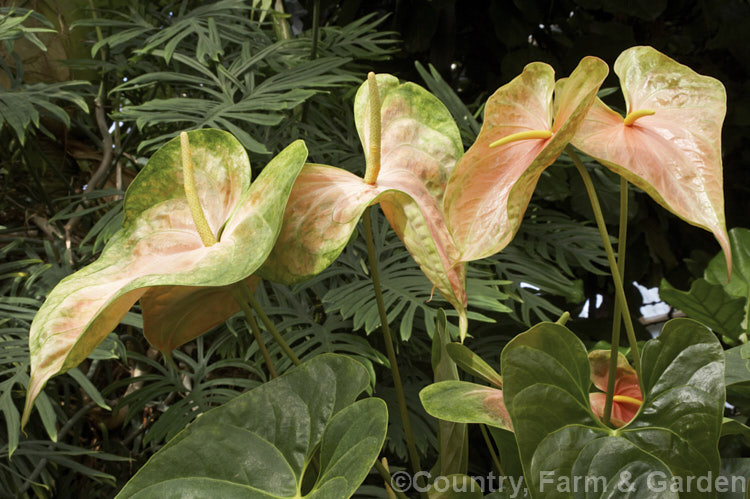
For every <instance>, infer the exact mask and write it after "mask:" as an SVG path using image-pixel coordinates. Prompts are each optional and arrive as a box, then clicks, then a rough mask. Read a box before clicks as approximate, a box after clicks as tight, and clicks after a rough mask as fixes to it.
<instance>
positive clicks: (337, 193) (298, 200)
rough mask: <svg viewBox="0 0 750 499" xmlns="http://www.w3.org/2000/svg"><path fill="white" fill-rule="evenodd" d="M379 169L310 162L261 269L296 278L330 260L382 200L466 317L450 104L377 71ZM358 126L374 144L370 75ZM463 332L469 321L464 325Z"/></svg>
mask: <svg viewBox="0 0 750 499" xmlns="http://www.w3.org/2000/svg"><path fill="white" fill-rule="evenodd" d="M377 82H378V88H379V91H380V100H381V112H380V116H381V169H380V174H379V176H378V178H377V181H376V183H375V184H372V185H370V184H367V183H365V182H364V180H363V179H361V178H359V177H357V176H356V175H354V174H352V173H349V172H347V171H345V170H341V169H338V168H334V167H331V166H324V165H306V166H305V168H304V169H303V171H302V173H301V174H300V176H299V178H298V180H297V182H296V183H295V185H294V188H293V190H292V193H291V196H290V199H289V203H288V204H287V207H286V212H285V213H284V226H283V228H282V232H281V234H280V236H279V241H278V244H277V245H276V247H275V248H274V250H273V252H272V253H271V255H270V257H269V259H268V261H267V262H266V264H265V265H264V266H263V269H262V271H261V274H262V275H263V276H264V277H267V278H268V279H271V280H274V281H277V282H282V283H285V284H290V283H294V282H299V281H302V280H305V279H307V278H309V277H312V276H313V275H315V274H317V273H319V272H320V271H322V270H323V269H324V268H326V267H327V266H328V265H330V264H331V263H332V262H333V261H334V260H335V259H336V258H337V257H338V255H339V254H340V253H341V251H342V250H343V249H344V247H345V246H346V244H347V242H348V241H349V239H350V238H351V235H352V233H353V232H354V229H355V227H356V224H357V222H358V221H359V218H360V217H361V216H362V213H363V212H364V210H365V208H367V206H369V205H371V204H375V203H380V204H381V207H382V208H383V211H384V213H385V215H386V217H387V218H388V220H389V222H390V223H391V225H392V226H393V229H394V230H395V232H396V233H397V234H398V236H399V238H401V240H402V241H403V243H404V245H405V246H406V248H407V250H409V253H411V255H412V256H413V257H414V259H415V260H416V261H417V263H418V264H419V266H420V267H421V269H422V271H423V272H424V273H425V275H427V277H428V278H429V279H430V281H432V283H433V285H434V286H435V287H437V289H439V290H440V292H441V293H442V294H443V296H444V297H445V299H446V300H447V301H448V302H450V303H451V304H452V305H453V306H454V307H455V308H456V310H457V311H458V312H459V316H460V318H461V322H462V324H464V323H465V321H466V310H465V309H466V291H465V284H464V282H465V268H464V266H463V265H460V264H458V262H457V261H456V257H457V250H456V249H455V246H454V244H453V240H452V238H451V236H450V234H449V232H448V229H447V227H446V225H445V221H444V218H443V215H442V211H441V206H442V196H443V191H444V188H445V183H446V181H447V179H448V177H449V176H450V173H451V171H452V169H453V166H454V165H455V163H456V162H457V161H458V159H459V158H460V157H461V154H462V151H463V146H462V144H461V137H460V134H459V132H458V128H457V127H456V124H455V122H454V121H453V118H452V117H451V115H450V113H449V112H448V110H447V109H446V108H445V106H444V105H443V104H442V103H441V102H440V101H439V100H438V99H437V98H435V97H434V96H433V95H431V94H430V93H429V92H427V91H426V90H424V89H423V88H422V87H420V86H418V85H415V84H413V83H403V84H399V82H398V80H397V79H396V78H395V77H393V76H391V75H385V74H381V75H378V76H377ZM354 112H355V121H356V126H357V130H358V132H359V134H360V139H361V140H362V145H363V148H364V150H365V151H367V150H368V148H369V143H368V141H369V97H368V87H367V82H365V84H364V85H363V86H362V87H360V89H359V91H358V92H357V96H356V97H355V102H354ZM463 330H464V331H465V324H464V326H463Z"/></svg>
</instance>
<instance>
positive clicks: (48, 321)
mask: <svg viewBox="0 0 750 499" xmlns="http://www.w3.org/2000/svg"><path fill="white" fill-rule="evenodd" d="M187 139H188V141H189V149H188V151H189V152H190V153H189V154H188V155H187V156H186V158H187V159H188V160H191V161H192V164H194V165H195V170H194V175H193V177H194V180H193V181H192V182H186V181H184V179H183V167H182V165H183V159H182V157H181V152H182V151H185V150H186V149H185V148H184V147H181V144H180V139H177V138H176V139H174V140H172V141H170V142H169V143H167V144H165V145H164V146H163V147H162V148H160V149H159V150H158V151H157V152H156V153H155V154H154V155H153V157H152V158H151V159H150V160H149V162H148V164H147V165H146V167H145V168H144V169H143V171H141V172H140V173H139V174H138V176H137V177H136V178H135V180H134V181H133V183H132V184H131V185H130V187H129V188H128V191H127V193H126V195H125V201H124V213H125V214H124V220H123V225H122V228H121V229H120V230H119V231H118V232H117V233H116V234H115V235H114V236H113V237H112V239H111V240H110V241H109V243H108V244H107V246H106V247H105V248H104V251H103V252H102V254H101V256H100V257H99V259H98V260H96V261H95V262H94V263H92V264H90V265H88V266H87V267H84V268H83V269H81V270H79V271H78V272H76V273H74V274H72V275H70V276H68V277H66V278H65V279H63V280H62V281H60V283H59V284H58V285H57V286H56V287H55V288H54V289H53V290H52V292H51V293H50V294H49V296H48V297H47V300H46V301H45V302H44V304H43V305H42V307H41V308H40V309H39V312H38V313H37V315H36V317H35V318H34V321H33V323H32V325H31V331H30V337H29V345H30V350H31V381H30V383H29V389H28V394H27V399H26V407H25V410H24V415H23V424H25V423H26V421H27V419H28V417H29V412H30V409H31V406H32V404H33V403H34V400H35V399H36V396H37V395H38V394H39V392H40V391H41V390H42V388H43V387H44V384H45V383H46V382H47V381H48V380H49V379H50V378H51V377H52V376H55V375H57V374H60V373H63V372H65V371H67V370H68V369H71V368H73V367H75V366H77V365H78V364H80V363H81V362H82V361H83V360H84V359H85V358H86V357H87V356H88V355H89V354H90V353H91V352H92V351H93V350H94V348H95V347H96V346H97V345H98V344H99V343H100V342H101V341H102V340H103V339H104V338H105V337H106V336H107V334H109V333H110V331H112V329H114V327H115V326H116V325H117V324H118V323H119V322H120V321H121V320H122V318H123V316H124V315H125V313H126V312H127V311H128V310H129V309H130V307H131V306H132V305H133V304H134V303H135V302H136V301H138V299H141V300H142V301H141V305H142V308H143V315H144V332H145V334H146V336H147V338H148V339H149V341H150V342H151V343H152V344H154V345H155V346H156V347H157V348H159V349H160V350H161V351H162V352H164V353H169V352H171V350H172V349H173V348H175V347H176V346H178V345H180V344H182V343H185V342H186V341H189V340H191V339H192V338H195V337H196V336H198V335H200V334H202V333H203V332H205V331H206V330H207V329H210V328H211V327H212V326H214V325H216V324H218V323H220V322H221V321H223V320H225V319H226V318H228V317H229V316H231V315H232V314H234V313H235V312H236V311H237V309H238V308H239V307H238V306H235V304H234V300H232V298H231V294H230V293H231V290H230V289H229V286H230V285H233V284H234V283H237V282H240V281H243V280H248V281H249V284H251V285H252V284H253V278H252V277H251V274H253V273H254V272H255V271H256V270H257V269H258V267H260V265H261V264H262V263H263V261H264V260H265V259H266V257H267V256H268V254H269V253H270V251H271V248H272V247H273V244H274V242H275V241H276V237H277V235H278V233H279V230H280V227H281V214H282V213H283V211H284V206H285V204H286V200H287V197H288V195H289V192H290V190H291V187H292V184H293V183H294V180H295V179H296V178H297V175H298V174H299V171H300V169H301V168H302V165H303V164H304V162H305V159H306V157H307V149H306V147H305V145H304V143H303V142H302V141H297V142H295V143H293V144H291V145H290V146H289V147H287V148H286V149H284V150H283V151H282V152H281V153H280V154H279V155H278V156H276V157H275V158H274V159H273V160H272V161H271V162H270V163H269V164H268V165H267V166H266V167H265V168H264V169H263V171H262V173H261V174H260V175H259V176H258V178H257V179H256V180H255V182H253V183H252V184H251V183H250V163H249V160H248V158H247V153H246V152H245V149H244V148H243V147H242V146H241V145H240V143H239V142H238V141H237V140H236V139H235V138H234V137H233V136H231V135H230V134H228V133H226V132H222V131H219V130H196V131H193V132H189V133H188V134H187ZM190 171H192V167H191V169H190ZM186 185H192V186H193V187H194V188H195V192H196V194H197V198H196V197H193V199H197V200H198V202H199V203H201V204H202V209H203V211H204V213H205V216H204V221H205V226H206V227H204V229H203V230H204V231H210V233H211V234H213V237H215V239H216V240H217V242H216V244H213V245H211V246H206V245H205V244H204V241H203V240H202V234H201V232H200V231H199V229H198V228H197V227H196V224H197V222H196V221H195V219H194V217H193V215H192V214H191V208H190V204H189V199H190V197H189V196H187V195H186Z"/></svg>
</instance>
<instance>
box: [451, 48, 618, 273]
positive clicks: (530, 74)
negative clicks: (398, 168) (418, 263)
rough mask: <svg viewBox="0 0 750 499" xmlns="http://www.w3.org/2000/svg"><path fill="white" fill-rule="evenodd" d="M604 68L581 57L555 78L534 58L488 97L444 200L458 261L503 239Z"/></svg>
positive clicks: (489, 250) (493, 249)
mask: <svg viewBox="0 0 750 499" xmlns="http://www.w3.org/2000/svg"><path fill="white" fill-rule="evenodd" d="M608 71H609V70H608V68H607V65H606V64H605V63H604V62H603V61H602V60H600V59H598V58H596V57H585V58H584V59H583V60H582V61H581V62H580V63H579V64H578V67H577V68H576V69H575V70H574V71H573V73H572V74H571V75H570V78H567V79H565V80H561V81H560V82H558V84H557V85H556V84H555V73H554V70H553V69H552V67H550V66H549V65H547V64H544V63H541V62H534V63H531V64H529V65H527V66H526V67H525V68H524V70H523V73H521V75H519V76H518V77H516V78H515V79H514V80H512V81H511V82H510V83H508V84H507V85H504V86H502V87H500V88H499V89H498V90H497V91H496V92H495V93H494V94H493V95H492V96H491V97H490V98H489V100H488V101H487V104H486V106H485V111H484V123H483V124H482V129H481V131H480V133H479V136H478V137H477V140H476V142H475V143H474V144H473V145H472V146H471V148H470V149H469V150H468V151H467V152H466V154H465V155H464V156H463V158H461V161H459V163H458V165H457V166H456V168H455V169H454V171H453V174H452V175H451V177H450V180H449V181H448V185H447V187H446V192H445V199H444V200H443V205H444V211H445V216H446V218H447V224H448V227H449V229H450V231H451V233H452V235H453V237H454V240H455V244H456V246H457V248H458V251H459V257H458V260H459V261H461V262H469V261H472V260H478V259H481V258H485V257H488V256H490V255H493V254H495V253H497V252H498V251H500V250H502V249H503V248H504V247H505V246H507V245H508V243H510V241H511V240H512V239H513V236H514V235H515V234H516V232H517V231H518V228H519V227H520V224H521V219H522V217H523V214H524V212H525V211H526V207H527V206H528V203H529V200H530V199H531V195H532V193H533V192H534V188H535V186H536V183H537V181H538V180H539V176H540V175H541V174H542V171H543V170H544V169H545V168H546V167H547V166H549V165H551V164H552V163H553V162H554V161H555V159H557V157H558V156H559V155H560V154H561V153H562V151H563V149H564V148H565V146H566V145H567V144H568V142H569V141H570V139H571V138H572V137H573V134H574V133H575V131H576V130H577V129H578V126H579V125H580V124H581V121H582V120H583V118H584V116H585V115H586V113H587V111H588V109H589V107H591V104H592V103H593V101H594V98H595V97H596V92H597V90H598V89H599V86H600V85H601V83H602V82H603V81H604V78H605V77H606V76H607V73H608ZM553 96H554V97H553Z"/></svg>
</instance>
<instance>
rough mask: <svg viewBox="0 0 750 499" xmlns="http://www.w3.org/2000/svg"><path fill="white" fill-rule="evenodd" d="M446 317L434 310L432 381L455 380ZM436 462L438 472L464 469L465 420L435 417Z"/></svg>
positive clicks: (466, 458) (466, 462)
mask: <svg viewBox="0 0 750 499" xmlns="http://www.w3.org/2000/svg"><path fill="white" fill-rule="evenodd" d="M446 326H447V320H446V317H445V312H443V310H442V309H440V310H439V311H438V319H437V324H436V327H435V334H434V335H433V336H432V372H433V381H434V382H435V383H439V382H441V381H458V380H459V377H458V369H457V368H456V363H455V362H454V361H453V360H452V359H451V357H450V356H449V355H448V352H447V351H446V347H447V346H449V345H450V336H449V334H448V331H447V330H446ZM438 446H439V447H438V451H439V452H438V465H437V467H436V469H437V470H438V471H439V472H440V475H443V476H446V475H452V474H455V473H466V471H467V470H468V466H469V431H468V427H467V426H466V424H465V423H455V422H453V421H445V420H439V421H438Z"/></svg>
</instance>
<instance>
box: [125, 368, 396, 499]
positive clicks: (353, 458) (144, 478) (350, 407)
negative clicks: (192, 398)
mask: <svg viewBox="0 0 750 499" xmlns="http://www.w3.org/2000/svg"><path fill="white" fill-rule="evenodd" d="M367 378H368V376H367V371H366V370H365V369H364V368H363V367H362V366H361V365H360V364H359V363H357V362H356V361H354V360H351V359H348V358H346V357H343V356H336V355H320V356H317V357H315V358H314V359H312V360H310V361H309V362H307V363H305V364H303V365H302V366H300V367H298V368H295V369H293V370H291V371H289V372H288V373H286V374H285V375H283V376H281V377H279V378H277V379H275V380H273V381H270V382H268V383H266V384H264V385H262V386H260V387H257V388H255V389H253V390H251V391H250V392H248V393H246V394H244V395H242V396H240V397H237V398H235V399H233V400H232V401H231V402H229V403H227V404H225V405H223V406H222V407H219V408H217V409H214V410H213V411H210V412H208V413H206V414H204V415H203V416H202V417H201V418H200V419H199V420H197V421H196V422H195V423H193V424H192V425H190V426H189V427H188V428H187V429H186V430H184V431H182V432H181V433H180V434H179V435H177V436H176V437H175V438H174V439H173V440H171V441H170V442H169V443H168V444H167V445H166V446H164V447H163V448H162V449H161V450H160V451H159V452H158V453H156V455H154V457H153V458H152V459H151V460H150V461H149V463H148V464H147V465H146V466H144V467H143V468H141V469H140V470H139V472H138V473H137V474H136V475H135V477H133V479H132V480H130V482H128V484H127V485H126V486H125V488H124V489H123V490H122V491H121V492H120V494H119V495H118V496H117V497H122V498H126V497H150V496H152V495H154V494H156V495H164V494H166V493H170V494H178V495H180V494H182V493H191V494H195V493H199V494H216V493H218V494H219V495H221V496H222V497H320V498H322V497H325V498H334V497H335V498H346V497H351V495H352V494H353V493H354V491H355V490H356V489H357V487H358V486H359V484H360V483H361V482H362V481H363V479H364V478H365V476H366V475H367V472H368V471H369V469H370V467H371V466H372V464H373V462H374V461H375V459H376V458H377V455H378V452H379V451H380V448H381V446H382V445H383V441H384V439H385V430H386V422H387V419H388V413H387V412H386V409H385V404H384V403H383V402H382V401H381V400H378V399H374V398H368V399H364V400H360V401H358V402H355V399H356V398H357V396H358V395H359V394H360V393H361V392H362V391H364V389H365V388H366V387H367V384H368V381H367ZM316 454H317V456H318V457H317V459H316V457H315V456H316ZM313 460H315V461H316V463H317V464H315V465H313ZM318 466H319V469H318ZM310 473H315V474H316V475H317V476H316V477H315V478H314V480H313V485H311V486H310V485H309V484H307V483H306V482H304V481H303V478H304V476H305V475H308V474H310ZM303 486H304V487H306V488H307V490H305V491H304V492H303V490H302V489H303Z"/></svg>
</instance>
